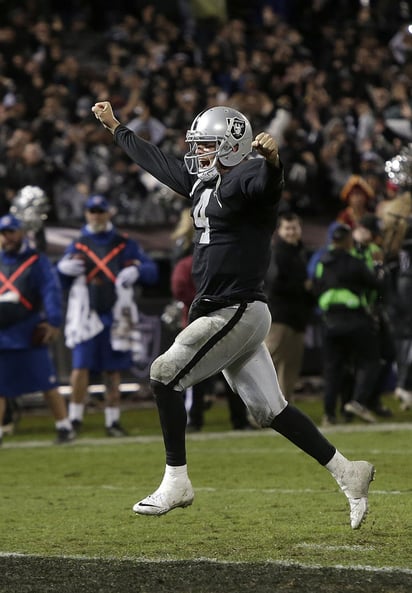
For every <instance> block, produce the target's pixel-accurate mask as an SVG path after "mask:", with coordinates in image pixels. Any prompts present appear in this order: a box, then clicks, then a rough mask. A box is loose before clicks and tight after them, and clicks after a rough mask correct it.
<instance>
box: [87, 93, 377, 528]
mask: <svg viewBox="0 0 412 593" xmlns="http://www.w3.org/2000/svg"><path fill="white" fill-rule="evenodd" d="M92 111H93V112H94V114H95V116H96V117H97V118H98V119H99V120H100V122H101V123H102V124H103V125H104V126H105V127H106V128H107V129H108V130H110V132H111V133H112V134H113V136H114V141H115V143H116V144H117V145H118V146H119V147H121V148H122V149H123V150H124V151H125V152H126V154H128V156H129V157H130V158H131V159H132V160H133V161H134V162H135V163H137V164H138V165H139V166H140V167H142V168H143V169H145V170H146V171H148V172H149V173H151V174H152V175H153V176H154V177H156V178H157V179H158V180H159V181H161V182H162V183H164V184H165V185H167V186H168V187H170V188H171V189H173V190H174V191H175V192H177V193H179V194H181V195H183V196H185V197H186V198H187V199H188V200H190V201H191V213H192V218H193V224H194V227H195V239H194V243H195V244H194V252H193V277H194V280H195V285H196V297H195V299H194V301H193V304H192V306H191V309H190V315H189V321H190V323H189V324H188V326H187V327H186V328H184V329H183V330H182V331H181V332H180V333H179V335H178V336H177V337H176V339H175V341H174V343H173V344H172V346H171V347H170V348H169V349H168V350H167V351H166V352H165V353H163V354H162V355H160V356H159V357H158V358H157V359H156V360H155V361H154V362H153V364H152V367H151V373H150V379H151V386H152V389H153V392H154V395H155V398H156V402H157V406H158V410H159V416H160V422H161V426H162V432H163V438H164V444H165V450H166V468H165V472H164V476H163V479H162V482H161V484H160V486H159V487H158V488H157V490H155V491H154V492H153V493H152V494H150V495H149V496H147V497H146V498H143V499H142V500H140V501H139V502H137V503H136V504H135V505H134V507H133V510H134V511H135V512H136V513H138V514H142V515H161V514H164V513H167V512H168V511H170V510H171V509H174V508H176V507H187V506H189V505H191V504H192V502H193V499H194V491H193V488H192V484H191V482H190V479H189V476H188V471H187V464H186V447H185V428H186V420H187V419H186V410H185V406H184V401H183V396H182V393H183V391H184V390H185V389H186V388H188V387H190V386H191V385H194V384H196V383H198V382H199V381H202V380H203V379H206V378H207V377H210V376H211V375H215V374H216V373H218V372H220V371H222V372H223V374H224V376H225V378H226V380H227V382H228V383H229V385H230V387H231V388H232V390H233V391H234V392H236V393H238V394H239V395H240V397H241V398H242V399H243V401H244V402H245V404H246V405H247V407H248V409H249V412H250V414H251V415H252V417H253V418H254V419H255V422H256V423H257V424H258V425H259V426H261V427H266V428H267V427H271V428H273V429H274V430H276V431H278V432H279V433H281V434H282V435H284V436H285V437H286V438H288V439H289V440H290V441H292V442H293V443H294V444H295V445H297V446H298V447H300V448H301V449H302V450H303V451H305V452H306V453H307V454H308V455H311V456H312V457H313V458H314V459H316V460H317V461H318V462H319V463H320V464H321V465H323V466H325V467H326V468H327V469H328V470H329V471H330V473H331V474H332V476H333V477H334V478H335V480H336V481H337V483H338V484H339V486H340V487H341V489H342V490H343V492H344V493H345V494H346V496H347V498H348V500H349V504H350V522H351V526H352V528H353V529H357V528H358V527H359V526H360V525H361V523H362V521H363V520H364V518H365V516H366V514H367V510H368V489H369V484H370V482H371V481H372V479H373V477H374V473H375V469H374V467H373V466H372V465H371V464H370V463H368V462H367V461H349V460H348V459H346V458H345V457H344V456H343V455H342V454H341V453H340V452H339V451H337V450H336V448H335V447H334V446H333V445H332V444H331V443H330V442H329V441H328V440H327V439H326V438H325V437H324V436H323V435H322V434H321V433H320V431H319V430H318V429H317V427H316V426H315V425H314V424H313V422H312V421H311V420H310V419H309V418H308V417H307V416H305V415H304V414H303V413H302V412H301V411H300V410H298V409H297V408H295V407H294V406H292V405H291V404H288V402H287V401H286V399H285V398H284V396H283V394H282V392H281V390H280V388H279V384H278V380H277V375H276V371H275V368H274V366H273V363H272V360H271V358H270V355H269V352H268V350H267V347H266V346H265V344H264V340H265V337H266V335H267V333H268V331H269V328H270V323H271V317H270V313H269V309H268V306H267V303H266V298H265V295H264V291H263V283H264V277H265V274H266V271H267V267H268V263H269V257H270V242H271V237H272V234H273V231H274V229H275V226H276V213H277V207H278V203H279V200H280V197H281V192H282V188H283V184H284V179H283V167H282V164H281V162H280V160H279V153H278V146H277V143H276V141H275V140H274V139H273V138H272V137H271V136H270V135H269V134H267V133H265V132H261V133H259V134H257V136H256V137H255V138H253V134H252V128H251V125H250V123H249V121H248V120H247V118H246V117H245V116H244V115H243V114H242V113H240V112H239V111H237V110H235V109H232V108H230V107H224V106H217V107H212V108H210V109H207V110H206V111H204V112H202V113H200V114H199V115H198V116H197V117H196V118H195V119H194V121H193V123H192V126H191V128H190V130H189V131H188V132H187V135H186V141H187V143H188V145H189V150H188V152H187V153H186V155H185V157H184V160H183V161H182V160H181V159H180V160H179V159H178V158H176V157H174V156H171V155H168V154H166V153H165V152H163V151H162V150H161V149H160V148H159V147H158V146H155V145H153V144H151V143H149V142H147V141H145V140H143V139H142V138H139V137H138V136H136V135H135V134H134V133H133V132H132V131H131V130H129V129H128V128H127V127H125V126H124V125H122V124H121V123H120V122H119V121H118V120H117V119H116V117H115V116H114V114H113V110H112V107H111V104H110V103H109V102H107V101H103V102H98V103H96V104H95V105H94V106H93V107H92ZM253 151H255V155H256V156H257V157H259V158H250V157H251V156H252V152H253Z"/></svg>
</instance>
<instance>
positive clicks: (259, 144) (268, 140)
mask: <svg viewBox="0 0 412 593" xmlns="http://www.w3.org/2000/svg"><path fill="white" fill-rule="evenodd" d="M252 148H254V149H255V150H257V152H258V153H259V154H261V155H262V156H263V157H264V158H265V159H266V160H267V161H268V163H270V164H271V165H275V166H278V165H279V148H278V145H277V142H276V140H275V139H274V138H273V137H272V136H271V135H270V134H267V133H266V132H261V133H260V134H258V135H257V136H256V138H255V139H254V140H253V142H252Z"/></svg>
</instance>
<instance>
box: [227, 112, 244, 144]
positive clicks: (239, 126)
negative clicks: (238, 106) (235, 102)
mask: <svg viewBox="0 0 412 593" xmlns="http://www.w3.org/2000/svg"><path fill="white" fill-rule="evenodd" d="M227 123H228V125H229V124H230V123H232V129H231V130H230V133H231V134H232V136H233V138H235V139H236V140H240V139H241V138H242V137H243V136H244V134H245V130H246V124H245V122H244V121H242V120H241V119H239V118H237V117H234V118H233V119H232V120H231V122H230V120H229V121H228V122H227Z"/></svg>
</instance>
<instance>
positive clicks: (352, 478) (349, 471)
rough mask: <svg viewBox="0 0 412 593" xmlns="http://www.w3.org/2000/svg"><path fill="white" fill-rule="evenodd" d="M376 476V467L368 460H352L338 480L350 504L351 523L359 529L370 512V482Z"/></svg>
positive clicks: (354, 527) (353, 527)
mask: <svg viewBox="0 0 412 593" xmlns="http://www.w3.org/2000/svg"><path fill="white" fill-rule="evenodd" d="M374 478H375V468H374V467H373V465H372V464H371V463H369V462H368V461H350V462H349V463H348V465H347V466H346V469H345V470H344V472H343V473H342V475H341V476H339V479H337V480H336V481H337V482H338V484H339V486H340V487H341V489H342V491H343V492H344V493H345V496H346V498H347V499H348V500H349V506H350V524H351V527H352V529H358V528H359V527H360V526H361V524H362V523H363V521H364V520H365V518H366V515H367V514H368V491H369V484H370V483H371V482H372V480H374Z"/></svg>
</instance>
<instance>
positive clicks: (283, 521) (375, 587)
mask: <svg viewBox="0 0 412 593" xmlns="http://www.w3.org/2000/svg"><path fill="white" fill-rule="evenodd" d="M385 403H387V404H388V405H389V406H390V407H391V408H392V409H393V411H394V416H393V418H391V419H390V421H379V422H378V424H376V425H372V426H366V425H364V424H363V423H361V422H360V421H359V422H358V421H354V422H352V423H350V424H348V425H341V426H337V427H336V428H334V429H333V430H331V429H327V430H326V429H325V430H324V432H325V434H327V436H328V438H330V440H331V441H332V442H333V443H334V444H335V445H336V446H337V447H338V448H339V449H340V450H341V451H342V452H343V453H344V454H345V455H347V456H348V457H350V458H352V459H356V458H357V459H361V458H364V459H368V460H370V461H371V462H373V463H374V464H375V465H376V469H377V475H376V480H375V482H373V484H372V486H371V490H370V514H369V517H368V520H367V522H366V523H365V524H364V525H363V526H362V527H361V529H359V530H356V531H353V530H351V528H350V526H349V512H348V506H347V502H346V499H345V497H344V495H343V494H342V493H341V492H340V491H339V489H338V487H337V485H336V483H335V482H334V480H333V479H332V478H331V477H330V475H329V473H328V472H327V471H325V470H324V469H323V468H321V467H320V466H319V465H318V464H317V463H316V462H314V461H313V460H312V459H310V458H308V457H307V456H306V455H305V454H303V453H302V452H300V451H299V450H298V449H296V448H295V447H294V446H292V445H291V444H290V443H289V442H288V441H286V440H285V439H283V438H282V437H280V436H279V435H276V434H275V433H274V432H273V431H253V430H251V431H242V432H240V431H230V424H229V420H228V411H227V408H226V405H225V404H224V403H222V402H217V403H216V404H215V405H214V406H213V407H212V409H211V410H210V411H208V412H207V414H206V426H205V429H204V430H203V431H202V432H201V433H197V434H190V435H188V458H189V468H190V476H191V479H192V482H193V486H194V489H195V494H196V496H195V501H194V504H193V506H192V507H189V508H188V509H176V510H175V511H173V512H171V513H169V514H167V515H164V516H163V517H141V516H137V515H135V514H134V513H133V512H132V510H131V507H132V505H133V504H134V502H136V500H138V499H139V498H141V497H143V496H145V495H147V494H148V493H150V492H151V491H152V490H153V489H155V488H156V487H157V485H158V483H159V480H160V478H161V475H162V472H163V465H164V460H163V445H162V441H161V438H160V431H159V424H158V420H157V414H156V411H155V409H154V408H153V407H152V406H150V405H149V406H147V407H144V408H140V407H133V406H131V407H130V409H128V410H127V411H125V412H124V414H123V420H124V424H125V425H126V427H127V428H128V430H129V433H130V435H131V436H130V437H127V438H124V439H108V438H104V432H103V427H102V425H103V418H102V414H101V412H100V411H97V412H93V413H92V412H90V414H88V416H87V417H86V421H85V427H84V431H83V432H82V434H81V435H80V437H79V438H78V440H77V441H76V442H75V443H74V444H72V445H69V446H55V445H52V444H51V443H52V439H53V428H52V422H51V420H50V418H49V417H48V416H47V415H45V414H44V413H32V412H30V413H24V412H23V416H22V419H21V421H20V423H19V425H18V427H17V431H16V434H15V435H13V436H6V437H5V439H4V444H3V447H2V449H1V450H0V487H1V497H0V513H1V517H2V527H1V532H0V575H1V576H0V593H29V592H30V593H48V592H54V591H56V592H57V591H58V592H60V593H71V592H73V593H75V592H76V593H86V592H87V593H89V592H90V593H106V592H110V593H129V592H130V593H132V592H133V593H166V592H170V593H172V592H175V591H176V592H181V593H212V592H213V593H218V592H222V593H232V592H233V593H243V592H248V593H249V592H252V591H254V592H257V593H263V592H271V593H278V592H279V593H281V592H282V593H289V592H292V591H293V592H294V593H299V592H302V593H303V592H308V593H309V592H310V593H312V592H314V593H315V592H317V591H319V592H321V593H323V592H325V593H326V592H328V593H329V592H331V593H335V592H336V593H341V592H342V593H346V592H351V593H358V592H359V593H360V592H361V591H362V592H365V591H368V592H369V591H370V592H373V593H406V592H408V593H410V591H412V550H411V542H412V474H411V434H412V432H411V431H412V412H411V411H407V412H401V411H400V410H399V407H398V404H397V403H396V402H394V400H393V399H392V398H391V397H389V396H388V397H387V399H386V401H385ZM296 405H297V406H298V407H300V408H301V409H303V410H304V411H305V412H306V413H307V414H308V415H309V416H311V417H312V418H313V419H314V420H315V422H317V423H318V422H319V421H320V416H321V404H320V401H319V400H317V399H316V398H304V397H302V398H301V400H299V401H298V402H297V404H296Z"/></svg>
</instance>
